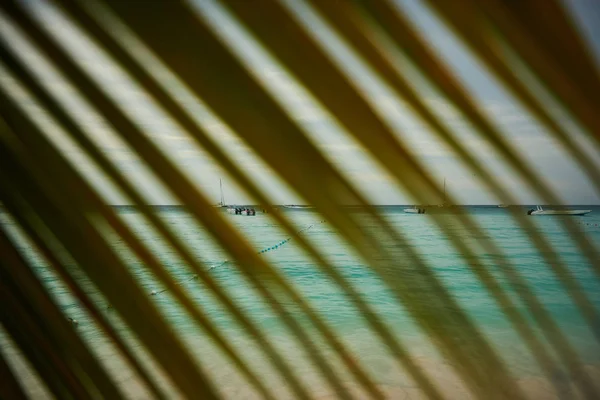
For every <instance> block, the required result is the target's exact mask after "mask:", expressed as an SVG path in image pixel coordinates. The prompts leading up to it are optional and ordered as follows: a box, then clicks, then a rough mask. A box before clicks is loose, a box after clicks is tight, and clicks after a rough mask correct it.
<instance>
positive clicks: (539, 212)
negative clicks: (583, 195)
mask: <svg viewBox="0 0 600 400" xmlns="http://www.w3.org/2000/svg"><path fill="white" fill-rule="evenodd" d="M591 212H592V210H567V209H563V210H544V209H543V208H542V207H541V206H536V208H532V209H531V210H529V211H527V215H585V214H588V213H591Z"/></svg>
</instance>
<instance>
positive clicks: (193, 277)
mask: <svg viewBox="0 0 600 400" xmlns="http://www.w3.org/2000/svg"><path fill="white" fill-rule="evenodd" d="M323 222H325V220H321V221H319V222H317V223H314V224H310V225H307V226H306V227H304V228H302V229H300V230H299V231H297V232H296V234H300V233H303V232H306V231H308V230H310V229H312V228H313V227H315V226H316V225H320V224H322V223H323ZM290 240H292V237H291V236H290V237H287V238H286V239H284V240H282V241H280V242H278V243H276V244H274V245H272V246H269V247H265V248H263V249H262V250H259V251H258V252H257V253H256V254H258V255H260V254H264V253H268V252H270V251H274V250H277V249H279V248H281V247H282V246H283V245H285V244H286V243H289V241H290ZM230 262H231V260H225V261H221V262H220V263H217V264H214V265H212V266H210V267H209V268H208V269H207V270H206V271H207V272H208V271H212V270H214V269H216V268H219V267H222V266H224V265H227V264H229V263H230ZM196 279H198V274H194V275H192V276H191V277H189V278H188V279H186V280H184V281H181V282H179V283H178V285H182V284H184V283H187V282H190V281H193V280H196ZM166 291H167V289H163V290H153V291H151V292H150V295H151V296H158V295H159V294H161V293H164V292H166Z"/></svg>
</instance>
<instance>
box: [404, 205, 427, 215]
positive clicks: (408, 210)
mask: <svg viewBox="0 0 600 400" xmlns="http://www.w3.org/2000/svg"><path fill="white" fill-rule="evenodd" d="M404 212H405V213H407V214H425V209H424V208H417V206H413V207H412V208H405V209H404Z"/></svg>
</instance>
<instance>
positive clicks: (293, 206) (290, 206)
mask: <svg viewBox="0 0 600 400" xmlns="http://www.w3.org/2000/svg"><path fill="white" fill-rule="evenodd" d="M282 207H283V208H291V209H294V210H309V209H311V208H314V207H313V206H302V205H296V204H284V205H283V206H282Z"/></svg>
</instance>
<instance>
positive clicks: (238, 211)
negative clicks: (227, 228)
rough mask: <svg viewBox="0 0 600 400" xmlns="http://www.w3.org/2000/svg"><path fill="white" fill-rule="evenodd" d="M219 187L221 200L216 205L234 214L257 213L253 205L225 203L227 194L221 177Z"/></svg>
mask: <svg viewBox="0 0 600 400" xmlns="http://www.w3.org/2000/svg"><path fill="white" fill-rule="evenodd" d="M219 189H220V190H221V201H220V202H219V203H218V204H217V205H216V206H215V207H219V208H226V209H227V212H228V213H229V214H234V215H256V210H255V209H254V208H251V207H238V206H228V205H227V204H225V195H224V194H223V182H222V180H221V179H219Z"/></svg>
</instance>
